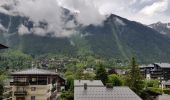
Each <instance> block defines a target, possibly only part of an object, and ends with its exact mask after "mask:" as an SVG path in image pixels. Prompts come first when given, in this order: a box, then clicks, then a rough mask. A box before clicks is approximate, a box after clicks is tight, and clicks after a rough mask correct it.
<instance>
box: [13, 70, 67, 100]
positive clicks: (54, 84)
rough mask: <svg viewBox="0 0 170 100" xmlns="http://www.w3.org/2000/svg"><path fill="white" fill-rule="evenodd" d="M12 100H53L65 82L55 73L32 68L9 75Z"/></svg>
mask: <svg viewBox="0 0 170 100" xmlns="http://www.w3.org/2000/svg"><path fill="white" fill-rule="evenodd" d="M11 77H12V81H11V82H10V86H12V91H13V93H12V100H55V98H56V97H57V95H58V92H59V91H61V89H63V88H64V85H65V80H64V79H63V78H62V77H60V76H59V75H58V74H57V73H55V72H51V71H47V70H43V69H37V68H32V69H28V70H23V71H18V72H14V73H11Z"/></svg>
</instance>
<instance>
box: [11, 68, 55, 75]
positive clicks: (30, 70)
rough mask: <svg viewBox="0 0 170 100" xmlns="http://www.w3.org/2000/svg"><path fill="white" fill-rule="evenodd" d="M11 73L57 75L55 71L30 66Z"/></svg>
mask: <svg viewBox="0 0 170 100" xmlns="http://www.w3.org/2000/svg"><path fill="white" fill-rule="evenodd" d="M11 75H57V73H55V72H51V71H48V70H44V69H37V68H32V69H27V70H22V71H18V72H13V73H11Z"/></svg>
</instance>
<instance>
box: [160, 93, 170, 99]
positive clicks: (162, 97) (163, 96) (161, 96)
mask: <svg viewBox="0 0 170 100" xmlns="http://www.w3.org/2000/svg"><path fill="white" fill-rule="evenodd" d="M158 100H170V95H168V94H163V95H160V96H158Z"/></svg>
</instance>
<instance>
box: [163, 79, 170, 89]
mask: <svg viewBox="0 0 170 100" xmlns="http://www.w3.org/2000/svg"><path fill="white" fill-rule="evenodd" d="M163 85H164V87H165V88H170V80H168V81H166V82H164V84H163Z"/></svg>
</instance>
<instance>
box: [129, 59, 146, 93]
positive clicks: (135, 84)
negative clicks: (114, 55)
mask: <svg viewBox="0 0 170 100" xmlns="http://www.w3.org/2000/svg"><path fill="white" fill-rule="evenodd" d="M130 66H131V69H130V73H129V78H128V80H127V83H128V85H129V87H130V88H131V89H132V90H133V91H134V92H136V93H137V94H138V95H140V93H141V91H142V89H143V87H144V82H143V81H142V77H141V74H140V69H139V67H138V65H137V63H136V60H135V58H134V57H133V58H132V60H131V63H130Z"/></svg>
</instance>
